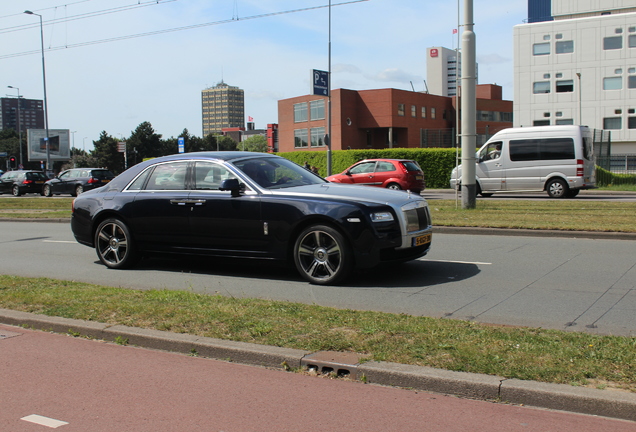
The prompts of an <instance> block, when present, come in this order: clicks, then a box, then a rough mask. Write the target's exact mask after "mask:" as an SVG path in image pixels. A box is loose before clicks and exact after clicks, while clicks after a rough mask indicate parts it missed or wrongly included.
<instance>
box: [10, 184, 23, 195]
mask: <svg viewBox="0 0 636 432" xmlns="http://www.w3.org/2000/svg"><path fill="white" fill-rule="evenodd" d="M11 192H12V193H13V196H16V197H18V196H20V195H22V194H21V193H20V187H19V186H18V185H14V186H13V189H12V190H11Z"/></svg>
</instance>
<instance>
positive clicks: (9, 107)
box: [0, 97, 44, 132]
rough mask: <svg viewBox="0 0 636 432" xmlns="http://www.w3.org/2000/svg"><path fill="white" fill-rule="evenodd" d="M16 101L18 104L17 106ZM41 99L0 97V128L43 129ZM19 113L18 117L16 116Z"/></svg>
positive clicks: (24, 130) (16, 129)
mask: <svg viewBox="0 0 636 432" xmlns="http://www.w3.org/2000/svg"><path fill="white" fill-rule="evenodd" d="M18 103H20V105H19V106H18ZM42 104H43V102H42V100H41V99H24V98H22V97H20V100H19V101H18V98H8V97H7V98H0V130H2V129H13V130H15V131H16V132H17V131H18V126H19V127H20V130H22V132H26V130H27V129H44V108H43V107H42ZM18 115H19V118H18Z"/></svg>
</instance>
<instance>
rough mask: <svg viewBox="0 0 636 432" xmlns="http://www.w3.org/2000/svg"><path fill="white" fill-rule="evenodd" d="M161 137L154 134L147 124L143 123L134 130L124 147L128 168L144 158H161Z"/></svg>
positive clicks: (162, 149)
mask: <svg viewBox="0 0 636 432" xmlns="http://www.w3.org/2000/svg"><path fill="white" fill-rule="evenodd" d="M163 151H165V148H163V146H162V140H161V135H160V134H157V133H155V130H154V129H153V128H152V125H151V124H150V123H149V122H143V123H141V124H140V125H139V126H137V129H135V130H134V131H133V132H132V134H131V135H130V138H128V141H127V145H126V152H127V154H128V166H129V167H130V166H132V165H135V164H137V163H139V162H141V161H142V160H144V159H145V158H153V157H158V156H163Z"/></svg>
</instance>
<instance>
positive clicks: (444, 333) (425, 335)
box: [0, 275, 636, 392]
mask: <svg viewBox="0 0 636 432" xmlns="http://www.w3.org/2000/svg"><path fill="white" fill-rule="evenodd" d="M0 308H5V309H12V310H19V311H25V312H32V313H39V314H44V315H49V316H59V317H66V318H74V319H83V320H90V321H97V322H104V323H109V324H123V325H127V326H133V327H140V328H147V329H156V330H163V331H171V332H176V333H187V334H192V335H199V336H206V337H213V338H219V339H227V340H233V341H242V342H251V343H257V344H264V345H273V346H279V347H289V348H297V349H304V350H309V351H321V350H335V351H351V352H358V353H365V354H370V355H371V357H372V359H373V360H377V361H389V362H397V363H402V364H412V365H421V366H430V367H435V368H442V369H447V370H453V371H465V372H472V373H481V374H491V375H499V376H502V377H507V378H518V379H523V380H534V381H543V382H552V383H563V384H571V385H579V386H590V387H597V388H614V389H622V390H627V391H632V392H636V338H629V337H616V336H595V335H590V334H585V333H571V332H562V331H556V330H544V329H531V328H515V327H507V326H492V325H482V324H477V323H472V322H466V321H458V320H449V319H434V318H427V317H415V316H410V315H404V314H399V315H398V314H389V313H382V312H370V311H355V310H341V309H335V308H328V307H321V306H315V305H305V304H299V303H290V302H282V301H267V300H258V299H238V298H229V297H223V296H218V295H216V296H211V295H202V294H196V293H192V292H186V291H170V290H150V291H139V290H130V289H122V288H112V287H106V286H98V285H91V284H85V283H77V282H68V281H58V280H52V279H45V278H23V277H15V276H4V275H0Z"/></svg>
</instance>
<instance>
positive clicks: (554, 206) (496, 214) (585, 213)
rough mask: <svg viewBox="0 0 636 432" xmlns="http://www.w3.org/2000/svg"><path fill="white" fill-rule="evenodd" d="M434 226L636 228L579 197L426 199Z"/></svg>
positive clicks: (33, 203) (43, 209) (28, 213)
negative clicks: (470, 201)
mask: <svg viewBox="0 0 636 432" xmlns="http://www.w3.org/2000/svg"><path fill="white" fill-rule="evenodd" d="M72 201H73V199H72V198H54V199H53V198H51V199H42V198H27V197H24V198H3V199H1V200H0V218H70V216H71V202H72ZM429 206H430V209H431V216H432V218H433V224H434V225H438V226H460V227H461V226H463V227H484V228H528V229H547V230H569V231H610V232H636V218H634V214H635V213H636V203H629V202H607V201H580V200H576V199H574V200H563V201H554V200H537V201H533V200H515V201H507V200H494V199H478V200H477V208H475V209H472V210H463V209H462V208H461V203H459V208H457V203H456V202H455V200H454V199H450V200H429Z"/></svg>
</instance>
